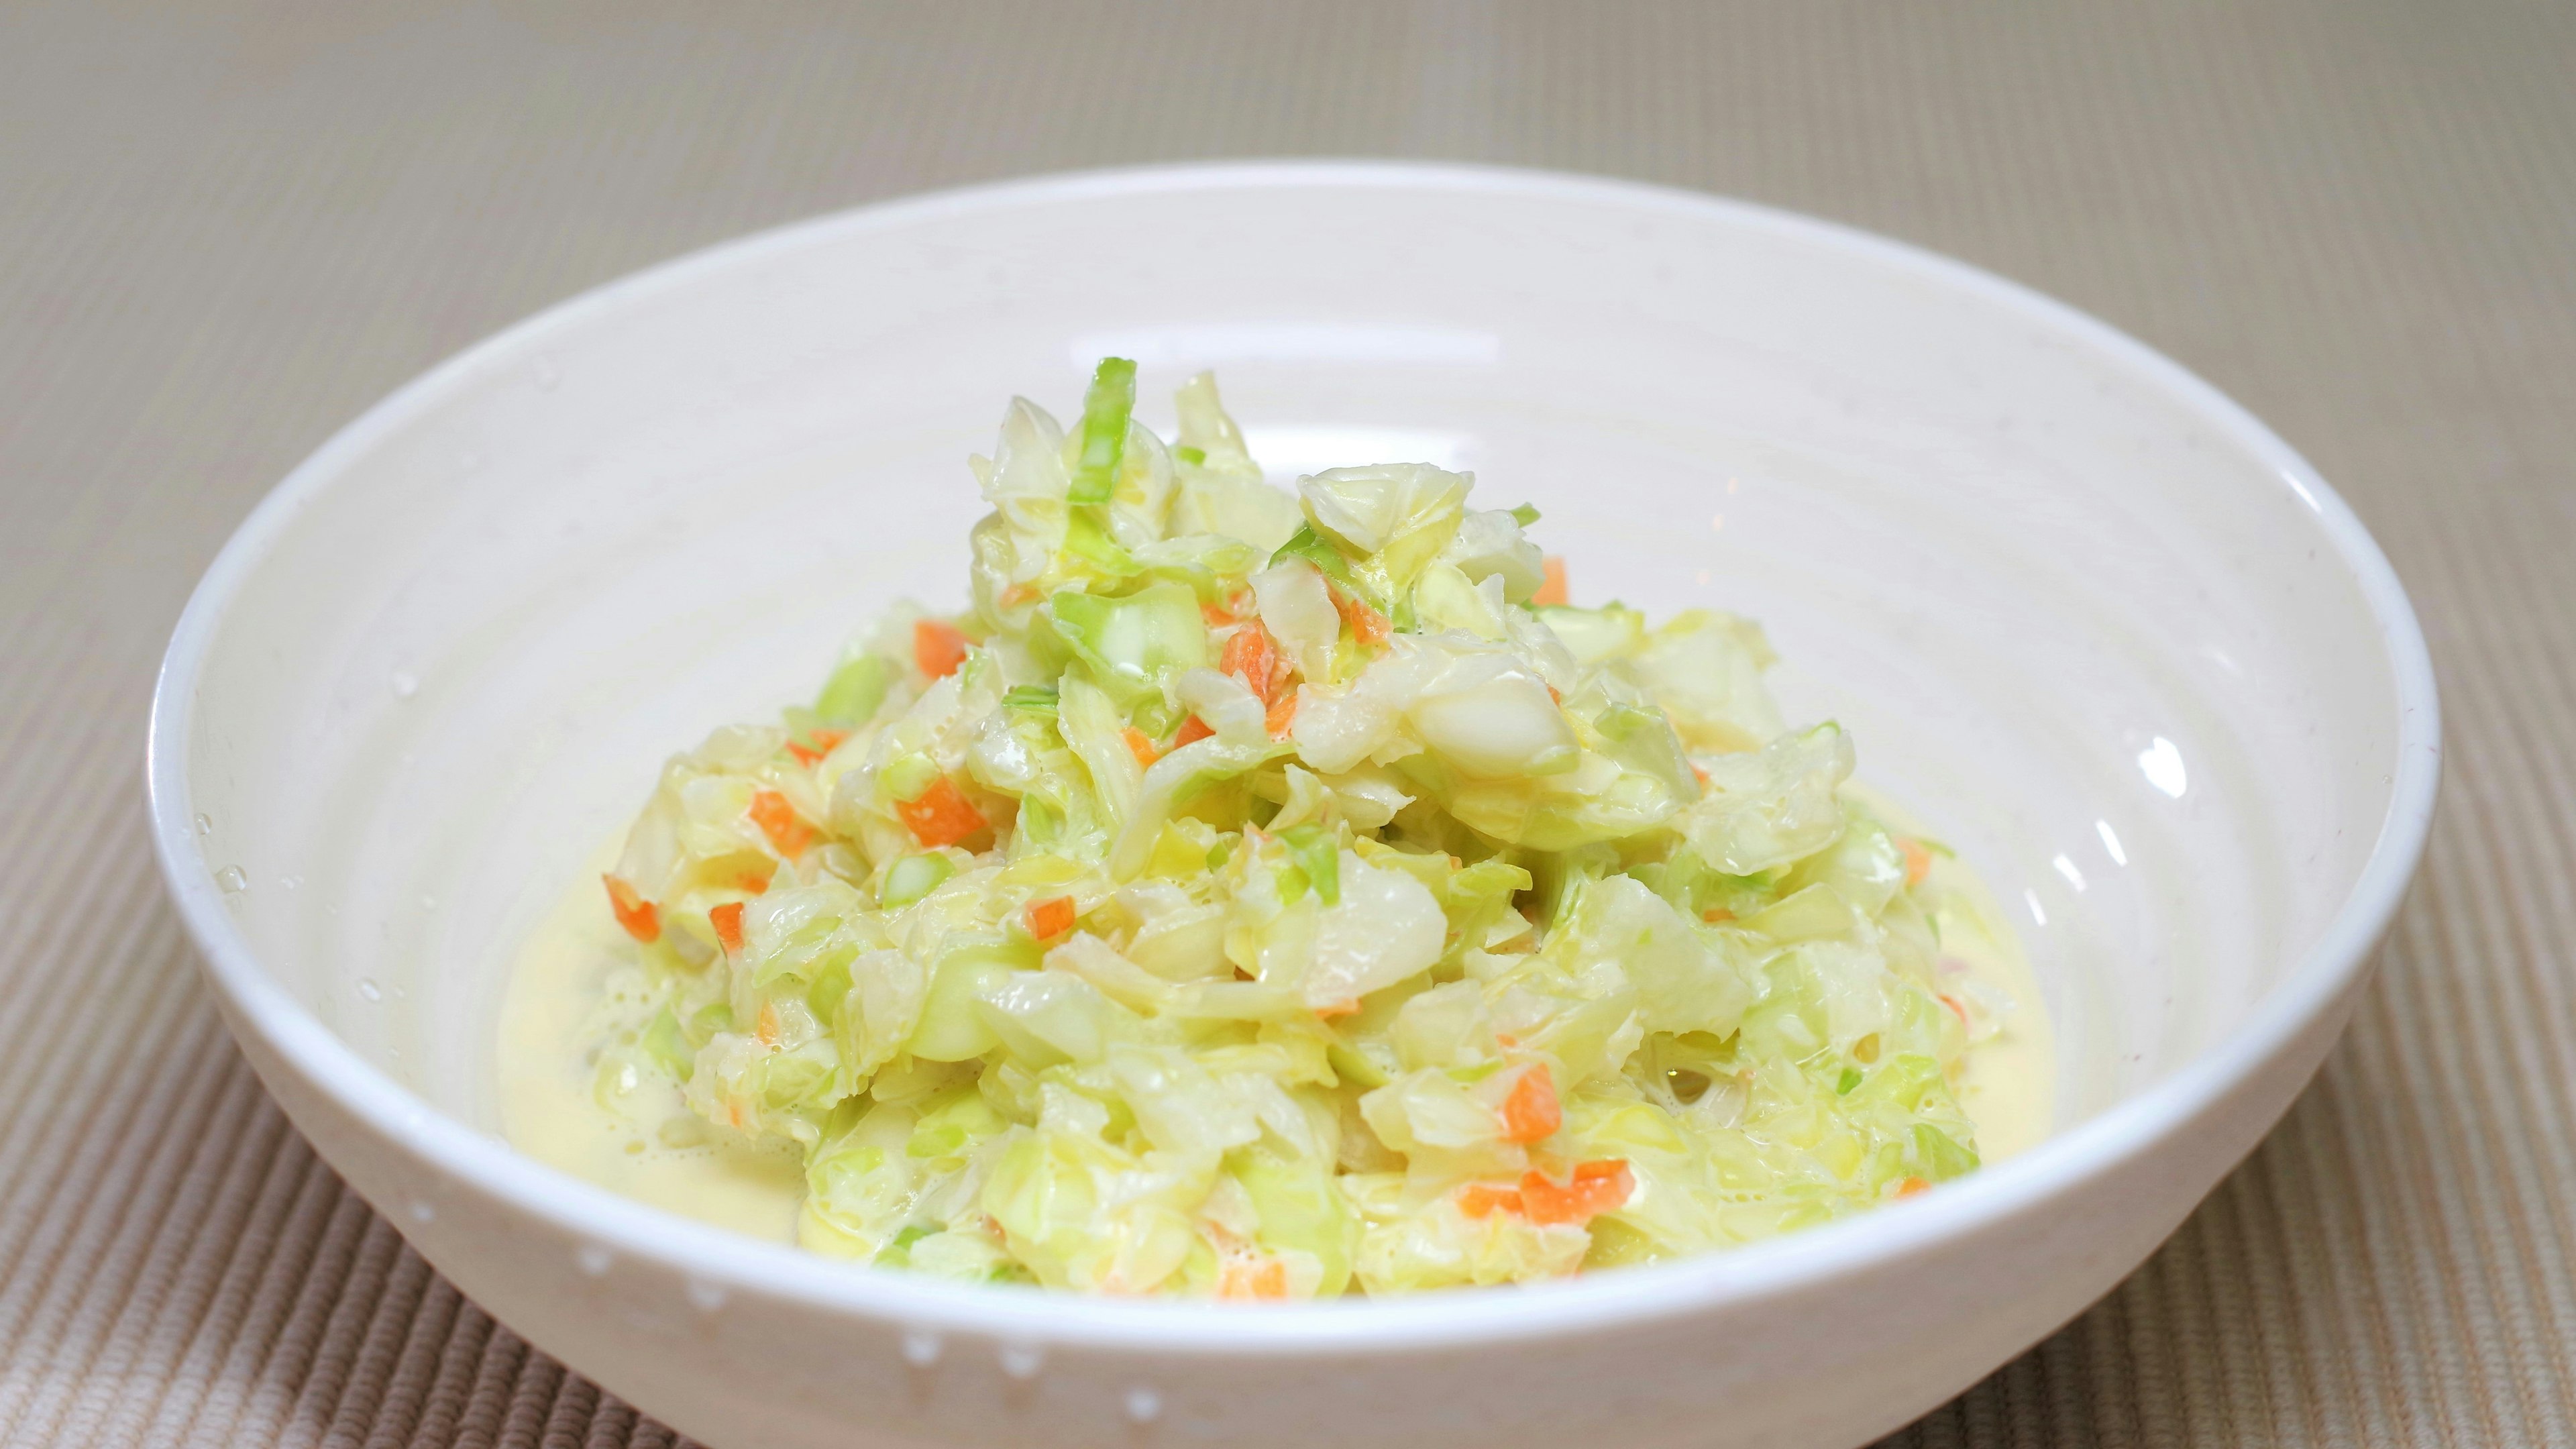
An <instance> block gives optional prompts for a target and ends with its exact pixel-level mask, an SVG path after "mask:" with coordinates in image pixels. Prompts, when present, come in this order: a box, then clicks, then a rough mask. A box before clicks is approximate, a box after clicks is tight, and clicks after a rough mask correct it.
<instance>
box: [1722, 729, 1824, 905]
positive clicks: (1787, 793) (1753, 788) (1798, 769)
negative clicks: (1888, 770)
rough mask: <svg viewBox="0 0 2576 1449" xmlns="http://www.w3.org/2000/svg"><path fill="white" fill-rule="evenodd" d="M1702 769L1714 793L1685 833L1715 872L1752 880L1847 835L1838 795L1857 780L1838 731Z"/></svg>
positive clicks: (1775, 744)
mask: <svg viewBox="0 0 2576 1449" xmlns="http://www.w3.org/2000/svg"><path fill="white" fill-rule="evenodd" d="M1704 768H1705V769H1706V770H1707V771H1708V793H1707V794H1706V795H1705V796H1703V797H1702V798H1701V799H1700V801H1699V803H1698V804H1696V805H1694V806H1693V807H1691V810H1690V811H1689V814H1688V816H1687V817H1686V818H1685V819H1684V820H1683V822H1682V829H1683V831H1684V833H1685V834H1687V835H1688V836H1689V838H1690V844H1691V848H1692V849H1693V850H1696V851H1698V852H1699V854H1700V857H1701V859H1703V860H1706V861H1707V862H1708V863H1709V865H1710V866H1712V867H1714V868H1715V869H1717V870H1720V871H1723V872H1725V873H1726V874H1728V875H1752V874H1755V873H1757V872H1760V871H1766V870H1771V869H1774V868H1776V867H1780V866H1785V865H1788V864H1790V863H1792V862H1794V861H1796V860H1798V859H1799V858H1801V857H1803V856H1808V855H1813V854H1815V853H1816V852H1817V851H1819V850H1822V849H1824V848H1825V847H1826V846H1828V845H1831V844H1833V843H1834V838H1835V837H1836V836H1838V835H1840V834H1841V833H1842V828H1843V807H1842V801H1841V799H1840V797H1839V796H1838V795H1837V794H1836V793H1835V792H1836V791H1837V790H1839V789H1840V788H1841V786H1842V783H1843V781H1845V780H1847V779H1849V778H1851V772H1852V747H1851V740H1850V739H1849V738H1848V737H1846V736H1845V735H1844V734H1843V732H1842V728H1841V727H1840V726H1839V725H1834V724H1830V723H1828V724H1821V725H1818V726H1816V727H1815V728H1814V729H1811V730H1808V731H1806V732H1805V733H1804V734H1797V735H1783V736H1782V737H1780V738H1779V739H1776V740H1773V741H1772V742H1771V743H1769V744H1767V745H1765V746H1763V747H1762V748H1761V749H1760V750H1759V751H1757V752H1755V753H1752V754H1745V755H1722V756H1719V757H1717V758H1715V759H1713V760H1711V761H1709V762H1708V764H1707V765H1706V766H1705V767H1704Z"/></svg>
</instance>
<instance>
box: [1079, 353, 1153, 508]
mask: <svg viewBox="0 0 2576 1449" xmlns="http://www.w3.org/2000/svg"><path fill="white" fill-rule="evenodd" d="M1135 410H1136V364H1135V363H1133V362H1130V361H1129V360H1127V359H1126V358H1124V357H1104V358H1102V359H1100V366H1099V368H1098V370H1096V371H1094V372H1093V373H1092V374H1091V391H1090V393H1089V394H1087V395H1086V396H1084V398H1083V400H1082V456H1081V460H1080V461H1079V462H1077V463H1075V464H1074V467H1073V490H1072V491H1071V492H1069V493H1067V494H1066V495H1065V501H1066V502H1067V503H1071V504H1074V505H1076V506H1077V507H1079V506H1083V505H1096V504H1102V503H1107V502H1108V501H1109V500H1110V499H1111V498H1112V497H1114V496H1115V495H1116V493H1117V491H1118V465H1119V463H1120V462H1121V461H1122V460H1123V459H1124V457H1125V456H1126V452H1127V418H1128V415H1129V414H1131V413H1133V412H1134V411H1135Z"/></svg>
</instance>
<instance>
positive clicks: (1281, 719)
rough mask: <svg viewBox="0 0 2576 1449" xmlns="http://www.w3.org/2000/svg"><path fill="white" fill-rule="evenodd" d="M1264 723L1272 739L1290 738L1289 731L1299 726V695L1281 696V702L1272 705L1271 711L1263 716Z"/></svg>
mask: <svg viewBox="0 0 2576 1449" xmlns="http://www.w3.org/2000/svg"><path fill="white" fill-rule="evenodd" d="M1262 724H1263V725H1264V726H1265V727H1266V728H1267V729H1268V730H1269V731H1270V737H1271V738H1272V739H1274V740H1284V739H1286V738H1288V732H1289V731H1290V730H1293V729H1295V728H1296V727H1297V696H1296V695H1294V694H1286V695H1282V696H1280V698H1279V702H1278V703H1277V704H1274V705H1272V706H1270V713H1269V714H1268V715H1267V716H1265V717H1264V718H1263V720H1262Z"/></svg>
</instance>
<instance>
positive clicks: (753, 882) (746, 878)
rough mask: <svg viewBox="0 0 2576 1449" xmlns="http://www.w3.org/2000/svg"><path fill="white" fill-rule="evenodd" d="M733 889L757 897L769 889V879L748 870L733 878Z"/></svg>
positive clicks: (757, 872)
mask: <svg viewBox="0 0 2576 1449" xmlns="http://www.w3.org/2000/svg"><path fill="white" fill-rule="evenodd" d="M733 888H734V889H735V890H738V891H745V892H748V893H750V894H752V895H755V896H756V895H759V894H761V893H762V892H764V891H766V890H768V889H769V877H768V876H765V875H763V874H761V873H760V872H759V871H756V870H747V871H744V872H743V873H742V874H740V875H738V876H735V877H734V878H733Z"/></svg>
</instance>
